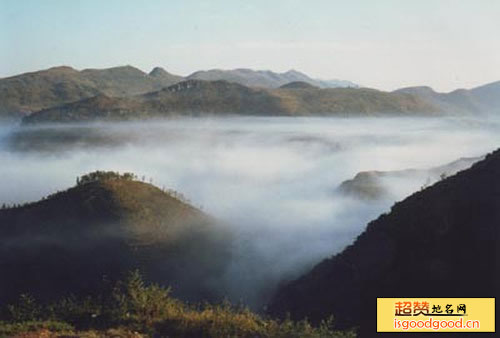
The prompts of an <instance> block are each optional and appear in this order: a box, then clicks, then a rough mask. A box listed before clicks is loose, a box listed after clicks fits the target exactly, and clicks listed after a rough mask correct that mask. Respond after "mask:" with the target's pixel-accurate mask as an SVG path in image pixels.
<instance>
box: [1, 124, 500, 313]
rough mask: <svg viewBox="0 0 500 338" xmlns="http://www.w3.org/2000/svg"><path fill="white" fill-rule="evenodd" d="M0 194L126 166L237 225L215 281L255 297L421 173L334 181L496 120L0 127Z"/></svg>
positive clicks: (492, 142) (489, 137) (59, 185)
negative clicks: (360, 193)
mask: <svg viewBox="0 0 500 338" xmlns="http://www.w3.org/2000/svg"><path fill="white" fill-rule="evenodd" d="M0 137H2V142H1V143H0V163H1V165H0V187H1V188H0V204H1V203H8V204H12V203H22V202H26V201H34V200H38V199H40V198H41V197H42V196H45V195H48V194H50V193H53V192H55V191H57V190H63V189H66V188H68V187H69V186H72V185H73V184H74V183H75V178H76V176H78V175H81V174H83V173H86V172H90V171H93V170H97V169H99V170H118V171H132V172H134V173H136V174H138V175H139V177H141V176H142V175H145V176H146V177H147V180H148V181H149V178H152V180H153V184H155V185H157V186H159V187H167V188H173V189H175V190H178V191H179V192H182V193H183V194H184V195H185V196H187V197H188V198H189V199H190V200H191V201H192V203H193V204H194V205H195V206H198V207H202V208H203V210H205V211H206V212H208V213H210V214H212V215H214V216H216V217H218V218H220V219H223V220H225V221H226V222H227V223H229V224H231V226H232V227H233V228H234V230H235V233H236V234H237V236H236V242H235V243H234V247H233V250H234V253H235V255H234V261H233V264H232V265H231V267H230V268H229V269H228V271H227V273H226V276H224V277H223V282H220V285H222V286H223V287H224V288H225V289H226V290H227V294H228V296H229V297H230V298H231V299H232V300H242V301H244V302H246V303H249V304H252V305H255V306H259V305H262V303H263V302H264V301H265V300H266V297H268V296H269V292H270V291H271V290H272V289H273V288H274V287H275V286H276V283H278V282H279V281H281V280H283V279H287V278H293V277H297V276H298V274H300V273H303V272H304V271H305V270H307V269H308V268H310V267H311V266H312V265H313V264H315V263H317V262H319V261H320V260H321V259H323V258H325V257H328V256H330V255H332V254H334V253H336V252H338V251H339V250H341V249H343V248H344V247H345V246H346V245H347V244H349V243H351V242H352V241H353V239H354V238H355V237H356V236H357V235H358V234H359V233H360V232H361V231H362V230H363V229H364V227H365V225H366V223H367V222H368V221H369V220H371V219H373V218H375V217H377V216H378V215H379V214H380V213H382V212H385V211H387V210H389V209H390V206H391V205H392V204H393V203H394V202H395V199H401V198H403V197H404V196H405V195H408V194H409V193H411V192H413V191H415V190H418V189H419V188H420V187H421V186H422V185H423V184H424V182H422V181H421V180H418V179H415V180H399V181H397V182H395V183H394V184H396V185H398V186H394V187H391V188H392V191H393V192H394V196H395V197H394V198H393V199H391V200H383V201H378V202H373V201H372V202H367V201H361V200H356V199H353V198H348V197H343V196H341V195H340V194H339V193H338V192H336V188H337V187H338V185H339V184H340V183H341V182H342V181H344V180H346V179H350V178H352V177H353V176H354V175H355V174H356V173H357V172H359V171H365V170H399V169H407V168H427V167H432V166H438V165H442V164H445V163H447V162H451V161H454V160H456V159H458V158H461V157H475V156H481V155H484V154H485V153H488V152H490V151H492V150H494V149H495V148H497V147H498V146H499V145H500V124H499V123H498V122H493V121H480V120H470V119H468V120H465V119H451V118H449V119H448V118H447V119H438V118H432V119H423V118H419V119H413V118H369V119H357V118H356V119H355V118H352V119H336V118H227V119H179V120H170V121H163V122H145V123H117V124H98V125H97V124H94V125H86V126H81V125H80V126H59V127H39V128H31V127H30V128H28V127H19V126H12V125H10V126H9V125H3V126H2V127H1V128H0Z"/></svg>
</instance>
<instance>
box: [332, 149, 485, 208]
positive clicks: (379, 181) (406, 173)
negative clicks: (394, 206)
mask: <svg viewBox="0 0 500 338" xmlns="http://www.w3.org/2000/svg"><path fill="white" fill-rule="evenodd" d="M481 159H482V158H481V157H466V158H460V159H458V160H456V161H453V162H450V163H447V164H445V165H441V166H437V167H433V168H427V169H404V170H393V171H377V170H371V171H362V172H359V173H357V174H356V176H354V178H352V179H349V180H345V181H344V182H342V183H341V184H340V186H339V187H338V189H337V191H339V192H340V193H342V194H344V195H347V196H351V197H355V198H360V199H363V200H378V199H383V198H387V197H391V192H390V189H389V187H390V186H391V185H394V182H398V181H400V182H401V183H406V182H408V181H414V180H417V181H419V182H420V186H421V187H426V186H429V185H430V184H433V183H435V182H437V181H438V180H440V179H443V178H446V177H447V176H450V175H455V174H456V173H457V172H459V171H461V170H464V169H467V168H469V167H470V166H471V165H472V164H474V163H475V162H477V161H479V160H481ZM391 182H392V184H391Z"/></svg>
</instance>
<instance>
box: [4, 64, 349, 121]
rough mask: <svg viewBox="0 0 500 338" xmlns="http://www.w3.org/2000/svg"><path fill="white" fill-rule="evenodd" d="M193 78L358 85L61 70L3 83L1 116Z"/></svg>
mask: <svg viewBox="0 0 500 338" xmlns="http://www.w3.org/2000/svg"><path fill="white" fill-rule="evenodd" d="M191 79H194V80H196V79H206V80H226V81H228V82H234V83H239V84H243V85H247V86H257V87H262V88H275V87H279V86H281V85H283V84H286V83H288V82H293V81H305V82H308V83H311V84H313V85H315V86H319V87H344V86H345V87H356V85H355V84H353V83H351V82H348V81H337V80H331V81H324V80H315V79H312V78H310V77H308V76H307V75H305V74H302V73H300V72H297V71H288V72H286V73H274V72H271V71H254V70H250V69H235V70H209V71H200V72H195V73H193V74H191V75H189V76H187V77H182V76H178V75H174V74H170V73H168V72H167V71H166V70H164V69H163V68H161V67H155V68H154V69H153V70H152V71H151V72H150V73H149V74H148V73H145V72H143V71H141V70H140V69H137V68H135V67H132V66H121V67H113V68H107V69H84V70H82V71H78V70H76V69H73V68H71V67H67V66H61V67H54V68H50V69H46V70H41V71H36V72H30V73H24V74H20V75H16V76H12V77H7V78H3V79H0V117H1V116H4V117H19V116H20V115H28V114H30V113H32V112H35V111H38V110H41V109H45V108H49V107H54V106H58V105H61V104H64V103H69V102H75V101H78V100H82V99H85V98H89V97H93V96H96V95H108V96H112V97H123V96H133V95H139V94H144V93H147V92H152V91H156V90H160V89H162V88H165V87H168V86H170V85H172V84H175V83H178V82H181V81H185V80H191Z"/></svg>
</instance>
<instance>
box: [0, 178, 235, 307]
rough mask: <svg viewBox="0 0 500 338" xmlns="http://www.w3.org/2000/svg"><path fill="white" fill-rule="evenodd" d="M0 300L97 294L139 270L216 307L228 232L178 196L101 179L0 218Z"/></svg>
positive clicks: (9, 211)
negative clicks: (106, 283) (108, 283)
mask: <svg viewBox="0 0 500 338" xmlns="http://www.w3.org/2000/svg"><path fill="white" fill-rule="evenodd" d="M0 225H1V227H0V236H1V238H2V241H1V243H0V266H1V267H2V278H1V280H0V300H1V301H2V302H3V301H7V300H12V299H14V298H17V296H18V295H19V294H21V293H29V294H31V295H34V296H35V297H37V298H38V299H41V300H47V299H56V298H58V297H61V296H64V295H68V294H69V293H73V294H77V295H81V294H82V293H83V294H85V293H94V292H96V291H97V290H98V287H99V285H101V284H102V282H103V279H105V280H108V281H116V280H117V279H120V278H122V277H123V276H124V274H126V273H128V272H129V271H131V270H134V269H139V270H140V271H141V272H142V273H143V274H144V276H145V277H146V278H147V280H149V281H154V282H158V283H160V284H162V285H166V286H170V285H171V286H172V287H173V288H174V289H175V290H176V291H177V292H178V293H177V295H179V296H181V297H183V298H187V299H192V300H209V299H215V298H217V297H218V296H220V295H219V294H217V291H216V288H217V285H215V284H211V283H214V280H216V279H217V278H218V277H219V276H220V274H222V273H223V271H224V269H225V266H226V264H227V263H228V260H229V256H230V254H229V251H228V245H229V241H230V235H229V233H228V230H227V229H226V228H225V227H224V226H222V225H220V224H218V223H217V222H216V221H215V219H213V218H212V217H210V216H208V215H206V214H204V213H203V212H202V211H200V210H198V209H196V208H194V207H192V206H191V205H189V204H188V203H186V202H184V201H183V199H182V197H181V196H180V195H178V194H177V193H175V192H169V191H162V190H161V189H158V188H156V187H155V186H153V185H150V184H147V183H144V182H141V181H138V180H137V179H136V178H135V177H134V176H133V175H132V174H124V175H118V174H116V173H112V172H96V173H91V174H89V175H85V176H82V178H80V179H79V181H78V184H77V185H76V186H74V187H72V188H70V189H68V190H65V191H62V192H58V193H56V194H54V195H51V196H49V197H47V198H44V199H42V200H40V201H38V202H34V203H30V204H26V205H23V206H15V207H5V206H4V208H3V209H2V210H0Z"/></svg>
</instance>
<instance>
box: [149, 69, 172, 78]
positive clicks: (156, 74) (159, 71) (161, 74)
mask: <svg viewBox="0 0 500 338" xmlns="http://www.w3.org/2000/svg"><path fill="white" fill-rule="evenodd" d="M149 75H150V76H153V77H164V76H169V75H170V73H169V72H167V71H166V70H165V69H164V68H162V67H155V68H153V69H152V70H151V71H150V72H149Z"/></svg>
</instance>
